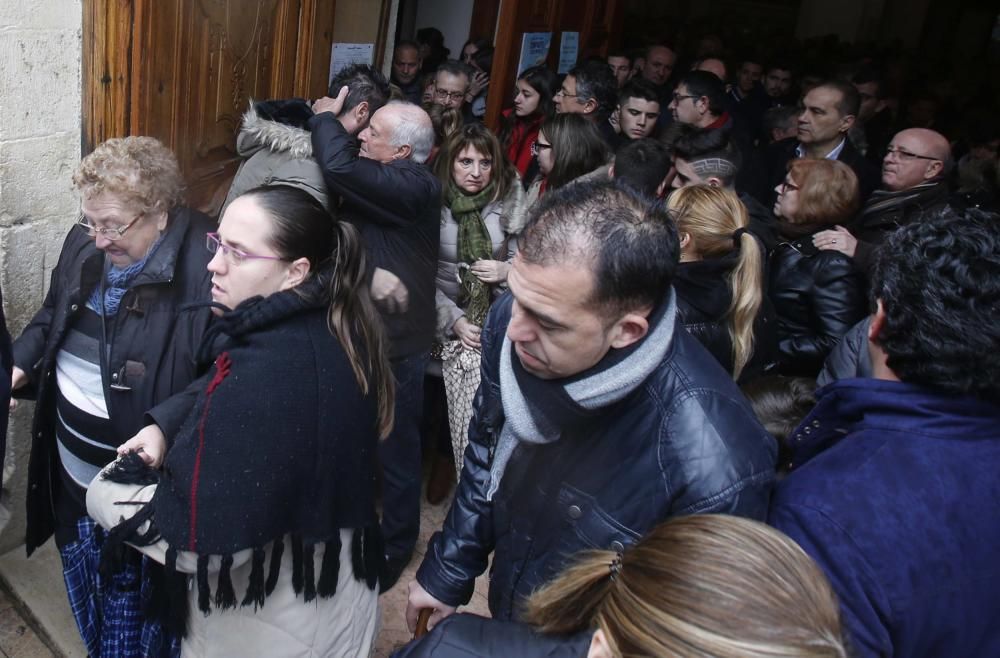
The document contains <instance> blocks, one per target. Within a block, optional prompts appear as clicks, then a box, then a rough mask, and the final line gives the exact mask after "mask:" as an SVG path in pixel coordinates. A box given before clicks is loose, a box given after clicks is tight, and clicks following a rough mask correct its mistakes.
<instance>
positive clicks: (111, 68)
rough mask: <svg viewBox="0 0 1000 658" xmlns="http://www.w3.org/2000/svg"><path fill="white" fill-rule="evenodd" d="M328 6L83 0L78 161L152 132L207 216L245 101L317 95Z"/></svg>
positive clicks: (219, 195)
mask: <svg viewBox="0 0 1000 658" xmlns="http://www.w3.org/2000/svg"><path fill="white" fill-rule="evenodd" d="M334 9H335V0H85V2H84V52H83V58H84V75H83V89H84V116H83V123H84V131H83V132H84V145H83V148H84V152H85V153H87V152H90V150H92V149H93V147H94V146H95V145H97V144H99V143H100V142H102V141H104V140H105V139H108V138H110V137H117V136H124V135H151V136H153V137H156V138H158V139H160V140H162V141H163V142H164V143H165V144H166V145H167V146H169V147H170V148H171V149H173V151H174V153H176V154H177V158H178V161H179V162H180V166H181V170H182V171H183V172H184V176H185V179H186V181H187V183H188V194H187V196H188V204H189V205H192V206H194V207H197V208H200V209H202V210H205V211H206V212H209V213H211V214H214V213H215V212H217V211H218V208H219V206H220V205H221V202H222V200H223V199H224V198H225V194H226V191H227V190H228V187H229V182H230V181H231V180H232V177H233V175H234V173H235V171H236V167H237V165H238V164H239V156H237V154H236V151H235V136H236V133H237V130H238V129H239V124H240V118H241V116H242V115H243V112H244V111H245V110H246V108H247V104H248V101H249V100H250V99H251V98H255V99H265V98H290V97H293V96H301V97H308V98H318V97H320V96H322V95H324V94H325V93H326V86H327V73H328V70H329V61H330V47H331V43H332V33H333V19H334Z"/></svg>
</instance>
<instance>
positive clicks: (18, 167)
mask: <svg viewBox="0 0 1000 658" xmlns="http://www.w3.org/2000/svg"><path fill="white" fill-rule="evenodd" d="M82 11H83V10H82V5H81V0H16V1H15V0H2V1H0V287H2V289H3V301H4V312H5V314H6V316H7V327H8V329H9V330H10V332H11V335H12V336H15V337H16V336H17V335H18V334H20V332H21V330H22V329H23V328H24V326H25V325H26V324H27V323H28V321H29V320H30V319H31V317H32V315H34V313H35V311H37V310H38V308H39V307H40V306H41V304H42V299H43V296H44V294H45V291H46V290H47V289H48V284H49V275H50V274H51V272H52V268H53V267H54V266H55V264H56V260H57V258H58V256H59V250H60V247H61V246H62V241H63V238H64V237H65V235H66V231H67V230H68V228H69V226H70V225H71V224H72V222H73V221H74V220H75V219H76V213H77V211H78V204H77V201H76V197H75V196H74V194H73V192H72V185H71V180H70V177H71V176H72V173H73V170H74V169H75V167H76V165H77V164H78V163H79V161H80V145H81V136H80V126H81V120H80V119H81V86H80V84H81V83H80V80H81V59H80V55H81V31H82V15H83V14H82ZM31 411H32V405H31V404H30V403H21V404H20V405H19V407H18V409H17V410H16V411H15V412H14V413H13V414H12V415H11V421H10V429H9V430H8V433H7V454H6V459H5V462H4V470H3V496H2V499H0V506H2V508H3V509H2V510H0V524H2V525H0V528H2V530H0V552H6V551H7V550H10V549H12V548H15V547H17V546H19V545H21V544H22V543H23V542H24V491H25V486H26V482H25V480H26V471H27V466H28V446H29V443H30V422H31V420H30V419H31Z"/></svg>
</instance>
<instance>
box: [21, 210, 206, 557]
mask: <svg viewBox="0 0 1000 658" xmlns="http://www.w3.org/2000/svg"><path fill="white" fill-rule="evenodd" d="M212 230H214V223H213V222H212V220H211V219H209V217H208V216H206V215H204V214H202V213H200V212H198V211H196V210H191V209H188V208H179V209H176V210H173V211H171V213H170V219H169V222H168V224H167V229H166V233H165V235H164V237H163V242H162V244H161V245H160V246H159V248H158V249H157V250H156V252H155V253H154V254H153V255H152V256H151V257H150V260H149V261H148V262H147V263H146V266H145V267H144V268H143V270H142V271H141V272H140V273H139V274H138V275H137V276H136V278H135V281H133V283H132V285H131V287H130V288H129V290H128V292H126V293H125V296H124V297H123V298H122V301H121V307H120V310H119V311H118V313H117V314H116V315H115V316H112V317H109V318H108V319H107V328H106V333H107V339H108V344H109V350H108V362H107V368H106V369H104V371H103V378H104V391H105V397H106V398H107V401H108V415H109V417H110V419H111V423H112V425H113V427H114V431H115V438H116V439H117V440H119V441H121V442H124V441H126V440H128V439H130V438H131V437H132V436H133V435H134V434H135V433H136V432H138V431H139V430H140V429H142V428H143V427H145V426H146V425H147V424H149V423H150V422H155V423H156V424H157V425H159V426H160V428H161V429H162V430H163V433H164V434H165V435H166V436H167V437H171V436H173V433H174V432H175V431H176V430H177V429H178V428H179V427H180V424H181V423H182V422H183V421H184V418H185V417H186V416H187V413H188V410H189V409H190V405H191V399H190V398H186V397H185V396H175V395H174V394H175V393H179V392H181V391H183V390H184V389H185V388H186V387H187V385H188V384H190V383H191V382H192V381H193V380H194V379H195V377H196V376H197V374H198V373H197V364H196V355H197V353H198V348H199V346H200V345H201V340H202V336H203V335H204V333H205V330H206V329H207V328H208V325H209V323H210V322H211V321H212V313H211V310H210V308H209V307H208V306H207V305H206V304H202V305H200V306H198V307H189V306H188V305H189V304H191V303H193V302H208V301H210V300H211V290H212V284H211V274H210V273H209V272H208V270H207V269H206V266H207V265H208V261H209V260H210V259H211V257H212V254H210V253H209V252H208V250H207V249H206V248H205V234H206V233H207V232H209V231H212ZM103 265H104V254H103V252H101V251H99V250H98V249H97V247H96V246H95V245H94V239H93V238H90V237H88V236H87V234H86V233H84V232H83V231H81V230H80V229H78V228H76V227H75V226H74V227H73V228H72V229H70V232H69V235H68V236H67V237H66V242H65V243H64V244H63V248H62V252H61V253H60V254H59V262H58V264H57V265H56V267H55V270H53V272H52V282H51V284H50V286H49V291H48V294H47V295H46V296H45V302H44V304H43V305H42V308H41V309H40V310H39V311H38V313H36V314H35V317H34V318H33V319H32V320H31V323H30V324H28V326H27V327H26V328H25V329H24V331H23V332H22V333H21V336H20V337H19V338H18V339H17V340H16V341H15V342H14V364H15V365H16V366H17V367H19V368H21V369H22V370H24V372H25V373H26V374H27V375H28V379H29V384H28V386H26V387H25V388H23V389H21V390H18V391H17V392H16V394H15V395H16V397H27V398H32V397H34V398H35V399H36V400H37V404H36V405H35V415H34V419H33V422H32V443H31V457H30V459H29V463H28V496H27V503H28V515H27V525H28V527H27V533H26V537H25V541H26V544H27V546H26V548H27V550H28V554H29V555H30V554H31V553H32V551H34V550H35V549H36V548H37V547H39V546H41V545H42V544H43V543H45V541H46V540H47V539H48V538H49V537H50V536H51V535H52V532H53V530H54V529H55V512H54V508H53V503H54V499H53V489H54V488H55V487H58V486H59V468H60V466H59V460H58V453H57V448H56V435H55V432H56V413H55V403H56V379H55V364H56V355H57V354H58V353H59V348H60V347H61V346H62V342H63V339H64V338H65V335H66V331H67V330H68V329H69V327H70V326H71V324H72V323H73V321H74V318H75V317H76V315H77V314H78V313H80V311H81V310H82V309H83V307H84V305H85V304H86V303H87V299H88V298H89V297H90V293H91V291H92V290H94V287H95V286H97V285H98V283H99V281H100V278H101V275H102V272H103ZM171 396H174V397H173V398H172V399H171Z"/></svg>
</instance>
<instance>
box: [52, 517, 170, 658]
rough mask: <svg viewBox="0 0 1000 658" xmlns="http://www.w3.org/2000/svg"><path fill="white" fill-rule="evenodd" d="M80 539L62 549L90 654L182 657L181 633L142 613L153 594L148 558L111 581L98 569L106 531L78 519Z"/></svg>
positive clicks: (71, 603) (79, 625)
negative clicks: (173, 634)
mask: <svg viewBox="0 0 1000 658" xmlns="http://www.w3.org/2000/svg"><path fill="white" fill-rule="evenodd" d="M77 533H78V537H79V539H78V540H77V541H75V542H73V543H71V544H68V545H66V546H65V547H63V548H61V549H60V551H59V552H60V555H61V556H62V563H63V577H64V578H65V580H66V592H67V594H68V595H69V606H70V609H71V610H72V612H73V618H74V619H75V620H76V626H77V628H78V629H79V631H80V636H81V637H82V638H83V643H84V645H85V646H86V647H87V654H88V655H89V656H90V657H91V658H102V657H103V658H179V656H180V654H181V646H180V639H179V638H175V637H171V636H169V635H168V634H167V633H166V632H165V631H164V630H163V628H162V627H161V626H160V624H159V623H157V622H155V621H151V620H146V619H144V618H143V614H142V611H143V609H144V607H145V605H144V604H145V603H146V602H147V601H148V600H149V596H150V594H151V591H150V590H151V587H150V582H149V573H148V569H149V560H148V558H146V557H142V559H141V562H136V563H131V564H128V565H127V566H126V567H125V568H124V569H123V570H122V571H120V572H118V573H116V574H115V575H114V577H113V578H112V579H111V582H110V583H109V582H106V581H104V579H102V578H101V577H100V574H98V571H97V568H98V565H99V564H100V561H101V544H102V543H103V539H104V534H103V531H102V530H101V529H100V528H98V527H97V525H96V523H94V521H93V520H92V519H91V518H90V517H86V516H85V517H83V518H81V519H80V520H79V521H77Z"/></svg>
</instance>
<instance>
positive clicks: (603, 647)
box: [587, 628, 614, 658]
mask: <svg viewBox="0 0 1000 658" xmlns="http://www.w3.org/2000/svg"><path fill="white" fill-rule="evenodd" d="M587 658H614V656H612V655H611V647H609V646H608V638H606V637H605V636H604V631H602V630H601V629H599V628H598V629H597V630H596V631H594V636H593V637H592V638H590V648H589V649H587Z"/></svg>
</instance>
